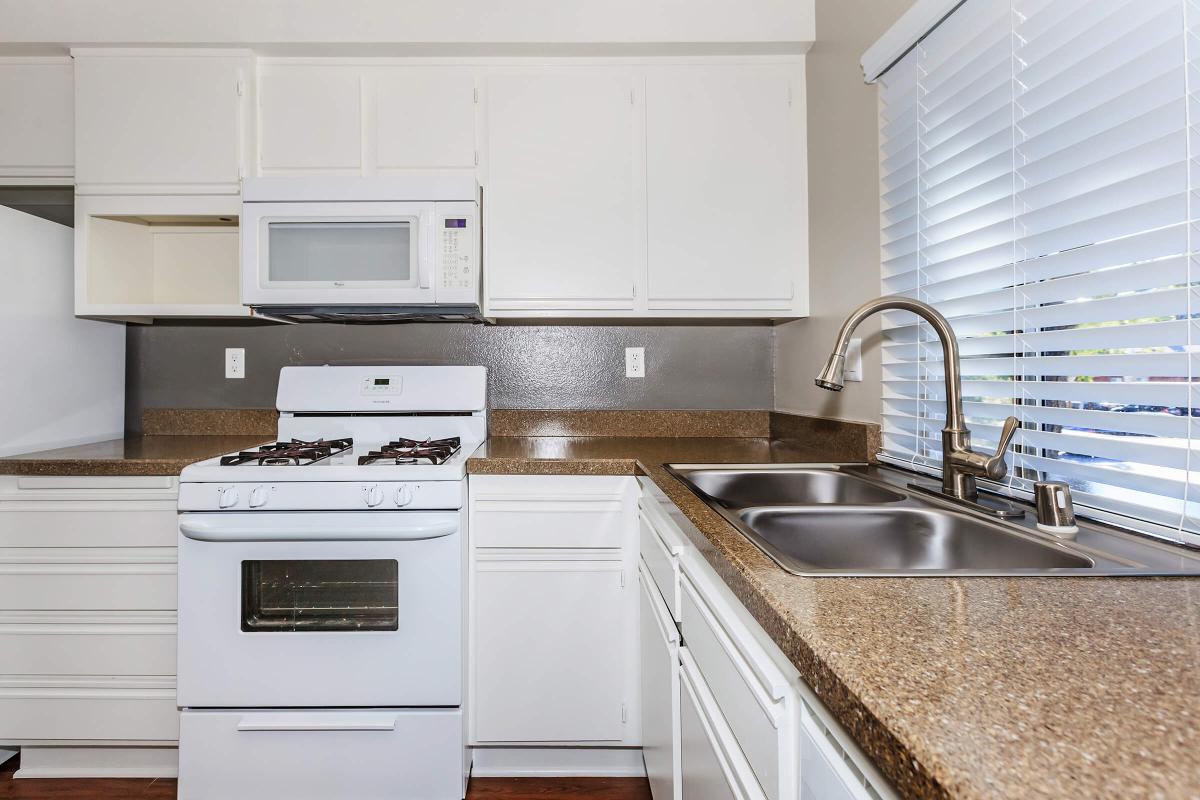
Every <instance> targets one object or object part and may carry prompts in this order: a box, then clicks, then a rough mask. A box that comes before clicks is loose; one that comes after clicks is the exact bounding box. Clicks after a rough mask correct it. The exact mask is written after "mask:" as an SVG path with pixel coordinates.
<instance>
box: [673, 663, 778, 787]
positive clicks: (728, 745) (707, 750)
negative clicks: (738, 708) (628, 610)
mask: <svg viewBox="0 0 1200 800" xmlns="http://www.w3.org/2000/svg"><path fill="white" fill-rule="evenodd" d="M679 657H680V669H679V687H680V690H679V739H680V775H681V779H680V793H681V795H682V797H684V798H686V800H762V798H763V797H764V795H763V792H762V787H760V786H759V784H758V781H757V779H756V778H755V777H754V774H753V772H752V770H751V769H750V765H749V764H748V763H747V762H746V759H745V756H744V755H743V754H742V752H741V750H740V749H739V748H738V744H737V742H736V741H735V739H734V735H733V731H732V730H730V728H729V725H728V724H727V723H726V721H725V719H724V718H723V717H722V716H721V711H720V709H719V708H717V705H716V703H715V701H714V700H713V695H712V692H711V690H710V689H709V687H708V686H707V685H706V684H705V682H704V677H703V676H702V675H701V674H700V672H699V670H698V669H697V668H696V662H695V661H694V660H693V659H692V657H691V653H689V652H688V649H687V648H683V649H682V650H680V653H679Z"/></svg>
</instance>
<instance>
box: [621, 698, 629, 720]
mask: <svg viewBox="0 0 1200 800" xmlns="http://www.w3.org/2000/svg"><path fill="white" fill-rule="evenodd" d="M621 722H622V723H625V722H629V707H628V706H626V705H625V704H624V703H621Z"/></svg>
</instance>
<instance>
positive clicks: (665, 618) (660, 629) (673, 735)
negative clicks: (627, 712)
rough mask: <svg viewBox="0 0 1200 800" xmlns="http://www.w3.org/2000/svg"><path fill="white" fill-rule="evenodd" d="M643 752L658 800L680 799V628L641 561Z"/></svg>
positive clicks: (681, 795) (647, 771) (654, 794)
mask: <svg viewBox="0 0 1200 800" xmlns="http://www.w3.org/2000/svg"><path fill="white" fill-rule="evenodd" d="M638 586H639V587H640V589H641V591H640V596H641V614H640V617H639V620H640V622H641V629H642V631H641V633H642V637H641V638H642V648H641V651H642V652H641V655H642V757H643V758H644V759H645V762H646V778H647V779H648V780H649V782H650V794H651V795H652V796H653V797H654V800H682V797H683V794H682V792H683V788H682V786H681V784H680V780H679V629H678V628H676V627H675V620H673V619H672V618H671V614H670V612H669V611H668V610H667V606H666V603H664V602H663V598H662V596H661V595H660V594H659V591H658V587H657V586H656V585H655V584H654V579H653V578H652V577H651V576H650V573H649V570H647V569H646V565H645V563H642V564H641V566H640V568H639V569H638Z"/></svg>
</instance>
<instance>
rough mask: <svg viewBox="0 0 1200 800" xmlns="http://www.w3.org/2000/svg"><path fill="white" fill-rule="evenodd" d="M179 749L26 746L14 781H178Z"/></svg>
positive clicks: (22, 751) (23, 748)
mask: <svg viewBox="0 0 1200 800" xmlns="http://www.w3.org/2000/svg"><path fill="white" fill-rule="evenodd" d="M178 775H179V750H178V749H177V748H175V747H22V748H21V768H20V769H19V770H17V771H16V772H15V773H14V774H13V777H14V778H175V777H178Z"/></svg>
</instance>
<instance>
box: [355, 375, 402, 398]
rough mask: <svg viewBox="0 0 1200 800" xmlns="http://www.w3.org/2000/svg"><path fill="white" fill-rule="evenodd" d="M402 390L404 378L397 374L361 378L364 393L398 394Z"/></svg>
mask: <svg viewBox="0 0 1200 800" xmlns="http://www.w3.org/2000/svg"><path fill="white" fill-rule="evenodd" d="M403 392H404V379H403V378H401V377H400V376H399V375H372V376H369V377H366V378H363V380H362V393H363V394H366V395H398V394H401V393H403Z"/></svg>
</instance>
